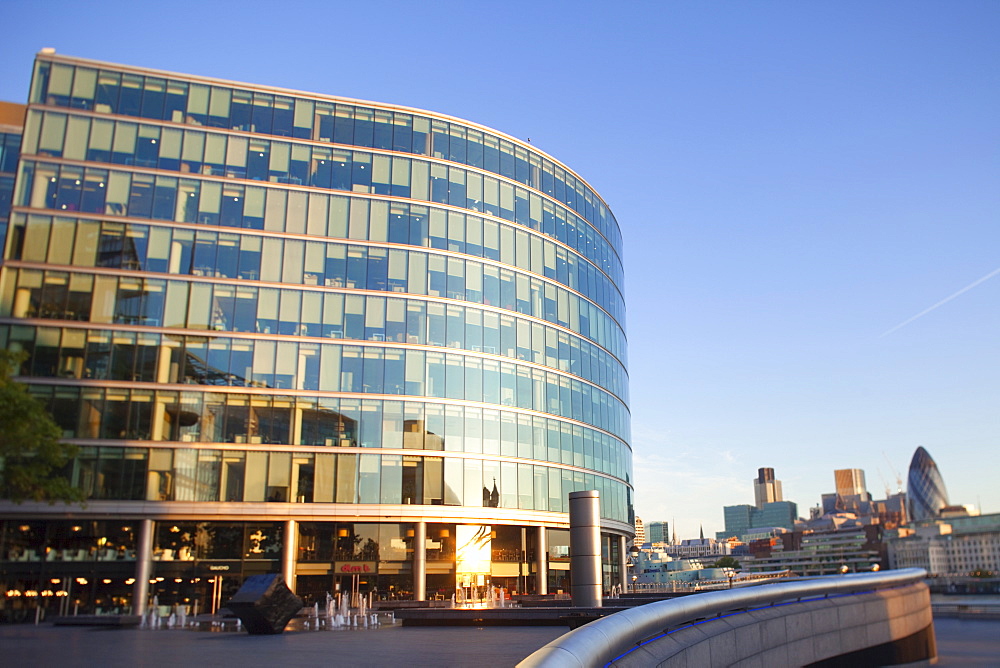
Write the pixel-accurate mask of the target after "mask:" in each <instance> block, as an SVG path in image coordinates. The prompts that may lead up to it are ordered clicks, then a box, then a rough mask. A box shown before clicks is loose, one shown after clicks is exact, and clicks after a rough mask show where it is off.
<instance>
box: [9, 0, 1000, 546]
mask: <svg viewBox="0 0 1000 668" xmlns="http://www.w3.org/2000/svg"><path fill="white" fill-rule="evenodd" d="M0 24H2V25H3V26H4V28H3V39H2V40H0V99H3V100H10V101H23V100H24V99H25V98H26V96H27V87H28V80H29V75H30V70H31V61H32V58H33V55H34V53H35V52H36V51H38V50H39V49H41V48H42V47H54V48H55V49H57V51H59V52H60V53H65V54H69V55H74V56H80V57H85V58H95V59H100V60H108V61H112V62H120V63H128V64H133V65H140V66H146V67H153V68H159V69H166V70H173V71H179V72H188V73H193V74H202V75H206V76H214V77H221V78H226V79H235V80H239V81H249V82H254V83H260V84H269V85H275V86H282V87H288V88H298V89H302V90H309V91H316V92H320V93H329V94H333V95H343V96H347V97H354V98H361V99H369V100H377V101H382V102H393V103H397V104H402V105H409V106H415V107H420V108H425V109H431V110H435V111H440V112H444V113H447V114H451V115H454V116H459V117H462V118H467V119H470V120H473V121H477V122H480V123H483V124H485V125H489V126H492V127H495V128H497V129H499V130H502V131H504V132H507V133H509V134H511V135H514V136H516V137H520V138H525V139H527V138H530V139H531V141H532V143H533V144H534V145H536V146H537V147H539V148H541V149H542V150H545V151H547V152H549V153H551V154H552V155H554V156H555V157H557V158H559V159H560V160H562V161H564V162H566V163H567V164H569V165H570V166H571V167H573V168H574V169H575V170H576V171H577V172H578V173H579V174H581V175H582V176H583V177H584V178H586V179H587V180H588V181H589V182H590V184H591V185H593V186H594V187H595V188H596V189H597V190H598V192H600V193H601V194H602V195H603V196H604V198H605V199H606V200H607V201H608V203H609V204H610V205H611V207H612V209H613V210H614V212H615V214H616V216H617V218H618V221H619V223H620V224H621V227H622V231H623V234H624V237H625V244H626V251H625V262H626V274H627V290H626V298H627V303H628V310H629V315H628V334H629V342H630V349H631V351H630V367H631V388H632V405H631V408H632V430H633V448H634V450H635V484H636V489H637V493H636V497H637V498H636V510H637V512H638V514H639V515H640V516H642V517H644V518H645V519H646V521H652V520H663V519H665V520H671V519H672V518H676V521H677V530H678V533H679V535H680V537H682V538H684V537H694V536H696V535H697V532H698V527H699V525H700V524H703V525H704V528H705V532H706V534H710V533H712V532H715V531H717V530H721V529H722V528H723V521H722V506H723V505H731V504H737V503H752V502H753V492H752V487H751V484H750V481H751V479H752V478H753V477H754V475H755V474H756V470H757V468H758V467H761V466H770V467H773V468H774V469H775V471H776V473H777V477H778V478H779V479H780V480H782V481H783V483H784V490H785V496H786V498H788V499H791V500H793V501H796V502H798V504H799V508H800V514H807V513H808V508H809V507H810V506H813V505H815V504H816V503H818V502H819V497H820V494H822V493H824V492H830V491H833V488H834V484H833V470H834V469H835V468H862V469H864V470H865V471H866V473H867V477H868V486H869V489H870V490H871V491H872V493H873V494H875V495H876V496H882V494H883V493H884V489H885V488H884V485H883V483H882V482H881V479H880V475H879V473H880V472H881V476H882V477H884V478H885V480H886V481H887V482H888V484H889V485H890V486H892V487H893V488H895V486H896V483H895V474H894V473H893V472H892V469H895V470H896V471H898V472H899V473H900V475H902V476H903V478H904V485H905V476H906V469H907V466H908V465H909V459H910V457H911V456H912V454H913V451H914V450H915V449H916V447H917V446H918V445H923V446H924V447H926V448H927V449H928V451H929V452H930V453H931V456H933V457H934V459H935V460H936V461H937V463H938V466H939V467H940V469H941V472H942V474H943V476H944V479H945V482H946V484H947V486H948V491H949V493H950V496H951V501H952V502H953V503H973V504H977V505H981V506H982V508H983V509H984V510H985V511H992V512H1000V348H998V342H1000V308H998V306H1000V275H997V274H993V275H992V276H990V275H991V274H992V273H993V272H995V271H996V270H997V269H998V268H1000V39H998V38H997V35H998V34H1000V3H998V2H996V1H995V0H987V1H980V2H977V1H973V0H967V1H963V2H914V1H907V2H877V3H872V2H808V3H804V2H754V3H743V2H740V3H737V2H717V3H691V2H678V1H671V2H655V3H652V2H651V3H643V2H631V3H617V4H616V3H611V2H579V1H577V2H556V1H551V0H550V1H542V2H539V1H538V0H534V1H530V2H521V1H520V0H517V1H507V2H475V1H473V0H468V1H466V2H455V1H436V2H429V3H418V2H384V1H382V2H379V1H373V0H366V1H364V2H360V1H359V2H330V1H320V2H295V1H291V0H289V1H285V2H252V1H251V2H210V1H206V2H201V1H199V2H191V1H190V0H177V1H173V2H168V3H143V2H134V1H130V2H78V1H77V2H45V1H44V0H35V1H32V2H23V1H20V0H6V2H4V3H3V4H2V5H0ZM987 276H990V277H989V278H987V279H986V280H983V281H982V282H980V283H978V284H976V285H973V284H974V283H976V281H979V280H980V279H982V278H984V277H987ZM968 286H972V287H971V288H969V289H968V290H966V291H964V292H961V294H958V295H957V296H955V297H954V298H953V299H950V300H948V298H949V297H951V296H953V295H955V294H956V293H959V292H960V291H962V290H963V289H964V288H966V287H968ZM945 300H947V301H945ZM941 302H944V303H941ZM939 304H940V305H939ZM935 305H938V306H937V307H936V308H932V307H935ZM928 309H931V310H929V311H928ZM921 314H922V315H921ZM918 315H919V316H920V317H917V318H916V319H914V320H912V321H910V322H907V321H908V320H910V319H911V318H913V317H914V316H918ZM904 323H905V324H904ZM899 325H902V326H899ZM883 453H884V454H883ZM890 462H891V464H890Z"/></svg>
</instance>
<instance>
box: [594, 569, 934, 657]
mask: <svg viewBox="0 0 1000 668" xmlns="http://www.w3.org/2000/svg"><path fill="white" fill-rule="evenodd" d="M936 655H937V652H936V650H935V643H934V627H933V625H932V618H931V608H930V595H929V592H928V590H927V586H926V585H924V584H922V583H921V584H916V585H910V586H907V587H902V588H899V589H890V590H884V591H877V592H871V593H862V594H847V595H843V596H838V597H836V598H825V599H821V600H813V601H803V602H799V603H790V604H784V605H779V606H774V607H771V606H769V607H767V608H762V609H757V610H747V611H745V612H735V613H730V614H728V615H726V616H723V617H716V618H713V619H709V620H705V621H703V622H699V623H697V624H695V625H692V626H687V627H684V628H681V629H678V630H676V631H674V632H671V633H669V634H667V635H664V636H662V637H661V638H658V639H656V640H653V641H651V642H647V643H646V644H644V645H642V646H640V647H638V648H636V649H635V650H633V651H632V652H630V653H628V654H626V655H625V656H623V657H622V658H620V659H618V660H617V661H614V662H612V663H611V665H613V666H630V667H632V666H635V667H639V666H642V667H646V666H664V667H665V668H688V667H691V668H693V667H694V666H739V667H741V668H743V667H746V668H749V667H750V666H808V665H819V666H837V665H845V666H859V665H867V666H872V665H877V666H891V665H900V664H907V663H916V662H919V661H925V660H929V659H930V658H933V657H935V656H936Z"/></svg>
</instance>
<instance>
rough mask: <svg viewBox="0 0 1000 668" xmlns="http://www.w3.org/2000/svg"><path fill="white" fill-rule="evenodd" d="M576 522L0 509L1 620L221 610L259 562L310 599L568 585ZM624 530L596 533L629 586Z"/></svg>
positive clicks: (617, 580)
mask: <svg viewBox="0 0 1000 668" xmlns="http://www.w3.org/2000/svg"><path fill="white" fill-rule="evenodd" d="M569 534H570V532H569V530H568V529H566V528H562V527H546V526H537V525H535V526H532V525H525V524H499V523H491V524H483V523H476V524H464V523H459V522H428V521H415V522H387V521H385V522H351V521H298V520H287V519H286V520H281V521H259V520H255V521H217V520H210V519H198V518H192V519H168V520H155V521H154V520H152V519H148V518H141V517H131V518H124V519H122V518H114V519H30V520H19V519H7V520H0V592H2V595H0V621H7V622H18V621H31V620H34V619H35V617H36V615H41V614H44V616H46V617H51V616H54V615H66V614H75V613H76V614H115V613H128V612H132V611H133V610H137V609H141V610H147V609H148V607H149V606H150V605H155V606H159V609H161V610H163V611H164V612H165V613H168V614H169V611H174V610H176V609H177V608H179V607H181V606H183V607H184V610H185V612H186V613H187V614H199V613H214V612H216V611H217V610H218V609H219V608H221V607H222V606H223V605H224V604H225V602H226V601H228V600H229V599H230V598H231V597H232V596H233V594H235V593H236V591H237V590H238V589H239V588H240V586H241V585H242V583H243V581H244V580H245V579H246V578H247V577H249V576H251V575H257V574H263V573H280V574H282V575H283V577H284V579H285V580H286V582H288V583H289V585H290V586H291V587H292V588H293V590H294V591H295V592H296V593H297V594H298V595H299V596H300V597H301V598H302V599H303V600H304V601H305V602H306V604H307V605H312V604H314V603H320V604H321V605H324V604H325V601H326V597H327V595H334V596H335V595H337V594H341V595H350V596H352V597H361V596H363V597H365V598H368V599H370V600H372V601H377V600H394V599H395V600H451V599H452V598H455V599H456V600H458V601H459V602H462V601H469V602H475V601H479V600H485V599H486V598H487V597H488V596H489V595H491V594H490V592H491V591H492V592H493V593H496V592H498V591H499V590H501V589H502V590H503V592H504V595H505V596H507V597H510V596H514V595H518V594H546V593H559V592H564V591H565V592H569V588H570V570H569V569H570V559H569V548H570V535H569ZM625 538H626V537H625V535H624V534H617V533H613V532H602V534H601V546H602V557H601V559H602V567H603V575H604V577H603V585H604V589H605V590H606V591H610V590H611V588H612V587H614V586H616V585H618V586H620V585H622V584H623V576H622V574H623V572H624V561H625ZM421 546H422V549H421ZM138 601H143V602H144V603H143V604H142V605H141V606H139V605H136V603H137V602H138ZM38 610H41V611H42V613H39V612H37V611H38Z"/></svg>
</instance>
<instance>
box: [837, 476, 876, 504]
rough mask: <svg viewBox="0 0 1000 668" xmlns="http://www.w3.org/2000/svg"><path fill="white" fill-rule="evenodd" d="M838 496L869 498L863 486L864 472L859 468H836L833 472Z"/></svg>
mask: <svg viewBox="0 0 1000 668" xmlns="http://www.w3.org/2000/svg"><path fill="white" fill-rule="evenodd" d="M833 477H834V480H836V483H837V494H839V495H840V496H854V495H857V496H861V497H868V498H871V497H870V496H869V494H868V488H867V487H866V486H865V472H864V471H862V470H861V469H837V470H835V471H834V472H833Z"/></svg>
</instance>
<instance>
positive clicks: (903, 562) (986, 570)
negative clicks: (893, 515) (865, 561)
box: [887, 513, 1000, 577]
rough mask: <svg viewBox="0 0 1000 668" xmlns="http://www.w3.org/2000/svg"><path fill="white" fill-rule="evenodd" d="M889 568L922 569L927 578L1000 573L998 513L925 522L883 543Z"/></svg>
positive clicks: (999, 519) (999, 521) (922, 521)
mask: <svg viewBox="0 0 1000 668" xmlns="http://www.w3.org/2000/svg"><path fill="white" fill-rule="evenodd" d="M887 548H888V561H889V568H923V569H924V570H926V571H927V573H928V575H930V576H931V577H949V576H951V577H955V576H964V577H969V576H974V577H982V576H986V575H990V574H991V575H992V576H994V577H995V576H997V574H1000V513H993V514H990V515H979V516H975V515H972V516H969V515H967V516H965V517H962V516H956V517H951V518H948V519H927V520H921V521H918V522H914V523H913V524H911V525H910V526H908V527H906V528H904V529H901V530H900V531H899V536H898V537H894V538H891V539H889V540H888V541H887Z"/></svg>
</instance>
